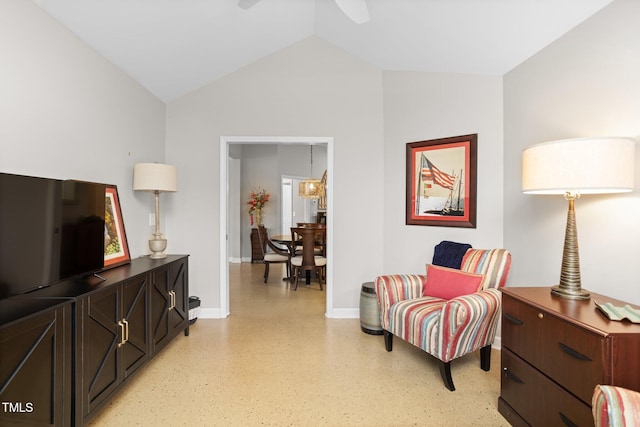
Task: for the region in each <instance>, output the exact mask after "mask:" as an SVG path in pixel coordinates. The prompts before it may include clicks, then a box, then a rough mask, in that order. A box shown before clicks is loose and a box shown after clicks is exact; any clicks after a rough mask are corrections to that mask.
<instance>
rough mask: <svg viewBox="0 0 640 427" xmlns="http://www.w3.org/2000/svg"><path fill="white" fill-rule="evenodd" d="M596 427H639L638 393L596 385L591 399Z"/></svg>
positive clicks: (639, 400) (639, 395)
mask: <svg viewBox="0 0 640 427" xmlns="http://www.w3.org/2000/svg"><path fill="white" fill-rule="evenodd" d="M591 403H592V411H593V422H594V424H595V426H596V427H638V426H640V393H639V392H637V391H634V390H628V389H626V388H622V387H617V386H613V385H597V386H596V388H595V390H594V391H593V399H592V402H591Z"/></svg>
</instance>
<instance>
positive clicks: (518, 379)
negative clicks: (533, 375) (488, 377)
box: [504, 368, 524, 384]
mask: <svg viewBox="0 0 640 427" xmlns="http://www.w3.org/2000/svg"><path fill="white" fill-rule="evenodd" d="M504 373H505V375H506V376H507V377H508V378H509V379H510V380H512V381H515V382H517V383H518V384H524V381H522V380H521V379H520V378H519V377H518V376H516V375H514V374H512V373H511V371H509V368H504Z"/></svg>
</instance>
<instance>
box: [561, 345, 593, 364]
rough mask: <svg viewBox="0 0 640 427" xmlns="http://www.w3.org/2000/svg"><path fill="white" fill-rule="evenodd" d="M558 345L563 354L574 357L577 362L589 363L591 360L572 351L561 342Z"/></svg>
mask: <svg viewBox="0 0 640 427" xmlns="http://www.w3.org/2000/svg"><path fill="white" fill-rule="evenodd" d="M558 344H559V345H560V348H561V349H562V350H563V351H564V352H565V353H567V354H569V355H570V356H573V357H575V358H576V359H579V360H584V361H587V362H591V360H592V359H591V358H590V357H588V356H585V355H584V354H582V353H579V352H577V351H575V350H574V349H572V348H571V347H569V346H568V345H566V344H563V343H561V342H560V343H558Z"/></svg>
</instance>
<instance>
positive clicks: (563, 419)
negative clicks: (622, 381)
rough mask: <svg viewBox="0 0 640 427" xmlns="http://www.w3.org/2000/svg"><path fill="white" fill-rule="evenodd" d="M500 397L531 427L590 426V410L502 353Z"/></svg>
mask: <svg viewBox="0 0 640 427" xmlns="http://www.w3.org/2000/svg"><path fill="white" fill-rule="evenodd" d="M501 356H502V377H501V380H500V383H501V389H500V390H501V391H500V397H501V398H502V399H503V400H504V401H506V402H507V403H508V404H509V406H511V408H513V410H515V411H516V412H517V413H518V415H520V416H521V417H522V418H524V419H526V420H527V422H528V423H529V424H530V425H532V426H556V425H557V426H563V425H566V426H593V416H592V414H591V407H590V406H589V405H587V404H585V403H584V402H582V401H581V400H580V399H577V398H576V397H574V396H572V395H571V393H569V392H567V391H566V390H565V389H563V388H562V387H559V386H558V385H557V384H556V383H554V382H553V381H551V380H549V379H548V378H547V377H545V376H544V375H543V374H541V373H540V372H538V371H537V370H536V369H534V368H533V367H532V366H530V365H529V364H528V363H526V362H525V361H524V360H522V359H520V358H519V357H518V356H516V355H515V354H513V353H512V352H510V351H509V350H507V349H504V348H503V349H502V353H501Z"/></svg>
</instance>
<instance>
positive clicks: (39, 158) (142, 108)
mask: <svg viewBox="0 0 640 427" xmlns="http://www.w3.org/2000/svg"><path fill="white" fill-rule="evenodd" d="M0 52H2V54H1V55H0V94H1V95H0V171H1V172H9V173H17V174H23V175H34V176H42V177H48V178H61V179H80V180H87V181H97V182H104V183H109V184H116V185H117V186H118V193H119V197H120V202H121V205H122V212H123V216H124V222H125V228H126V232H127V237H128V240H129V246H130V251H131V255H132V257H137V256H139V255H142V254H146V253H147V247H146V246H147V240H148V238H149V236H150V233H151V231H152V230H151V228H150V227H149V215H148V214H149V213H150V212H153V198H152V196H151V195H150V194H149V193H143V194H136V195H135V196H134V194H133V190H132V189H131V186H132V172H133V165H134V163H136V162H141V161H145V162H149V161H150V162H153V161H159V162H162V161H164V139H165V133H164V122H165V106H164V104H163V103H162V102H161V101H159V100H158V99H157V98H155V97H154V96H152V95H151V94H150V93H149V92H147V91H146V90H145V89H143V88H142V87H141V86H139V85H138V84H137V83H135V82H134V81H133V80H132V79H131V78H130V77H128V76H127V75H125V74H124V73H123V72H122V71H120V70H118V69H117V68H116V67H114V66H113V65H112V64H111V63H109V62H108V61H107V60H106V59H104V58H103V57H102V56H100V55H98V54H97V53H95V52H94V51H93V50H91V49H90V48H88V47H87V46H86V45H85V44H83V43H82V42H80V41H79V40H78V39H77V38H76V37H75V36H74V35H73V34H71V33H70V32H69V31H68V30H66V29H65V28H63V27H62V26H60V25H59V24H58V23H57V22H56V21H54V20H53V19H52V18H50V17H49V16H48V15H47V14H46V13H44V12H43V11H42V10H41V9H40V8H39V7H38V6H36V5H35V4H34V3H33V2H31V1H25V0H2V1H1V2H0ZM169 244H170V245H171V241H170V243H169ZM171 249H173V248H172V247H169V250H171Z"/></svg>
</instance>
